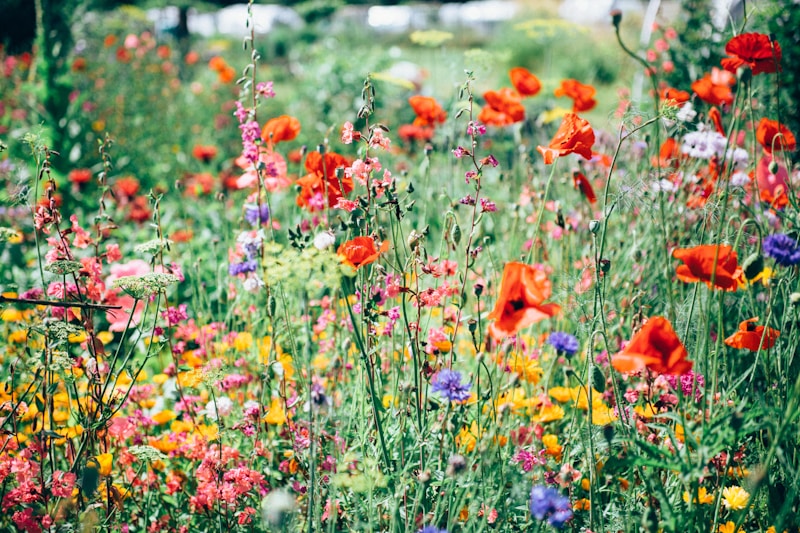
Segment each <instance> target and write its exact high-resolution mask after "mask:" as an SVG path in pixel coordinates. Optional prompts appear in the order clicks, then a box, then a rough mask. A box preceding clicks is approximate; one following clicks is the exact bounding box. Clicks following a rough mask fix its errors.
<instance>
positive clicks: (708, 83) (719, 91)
mask: <svg viewBox="0 0 800 533" xmlns="http://www.w3.org/2000/svg"><path fill="white" fill-rule="evenodd" d="M733 82H734V77H733V75H732V74H731V73H730V72H726V71H724V70H719V69H717V68H713V69H711V73H710V74H706V75H705V76H703V77H702V78H700V79H699V80H697V81H695V82H694V83H692V90H693V91H694V93H695V94H696V95H697V96H698V97H699V98H700V99H701V100H702V101H704V102H706V103H708V104H711V105H726V104H732V103H733V92H732V91H731V85H733Z"/></svg>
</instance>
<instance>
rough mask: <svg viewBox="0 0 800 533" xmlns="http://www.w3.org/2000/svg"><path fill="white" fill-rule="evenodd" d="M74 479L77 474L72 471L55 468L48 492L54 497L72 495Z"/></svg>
mask: <svg viewBox="0 0 800 533" xmlns="http://www.w3.org/2000/svg"><path fill="white" fill-rule="evenodd" d="M76 479H77V476H76V475H75V474H73V473H72V472H62V471H61V470H56V471H55V472H53V484H52V485H51V486H50V492H51V493H52V494H53V496H55V497H56V498H69V497H70V496H72V489H73V488H74V487H75V480H76Z"/></svg>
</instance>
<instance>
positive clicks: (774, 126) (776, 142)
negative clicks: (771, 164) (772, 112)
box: [756, 117, 797, 154]
mask: <svg viewBox="0 0 800 533" xmlns="http://www.w3.org/2000/svg"><path fill="white" fill-rule="evenodd" d="M756 139H757V140H758V142H759V144H761V146H763V147H764V151H765V152H767V153H768V154H771V153H772V149H773V146H774V148H775V150H777V151H780V150H786V151H789V152H794V151H795V150H796V149H797V141H796V140H795V138H794V134H793V133H792V132H791V131H790V130H789V128H787V127H786V126H784V125H783V124H781V123H780V122H778V121H777V120H770V119H768V118H767V117H764V118H762V119H761V122H759V123H758V128H756Z"/></svg>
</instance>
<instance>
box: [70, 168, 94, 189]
mask: <svg viewBox="0 0 800 533" xmlns="http://www.w3.org/2000/svg"><path fill="white" fill-rule="evenodd" d="M67 178H68V179H69V181H70V182H72V183H75V184H78V185H80V184H81V183H87V182H88V181H91V179H92V171H91V170H89V169H88V168H76V169H73V170H70V171H69V175H68V176H67Z"/></svg>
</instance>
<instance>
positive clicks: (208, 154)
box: [192, 144, 217, 163]
mask: <svg viewBox="0 0 800 533" xmlns="http://www.w3.org/2000/svg"><path fill="white" fill-rule="evenodd" d="M192 155H193V156H194V158H195V159H199V160H200V161H202V162H203V163H208V162H209V161H211V160H212V159H214V158H215V157H217V148H216V146H205V145H202V144H197V145H195V146H194V148H192Z"/></svg>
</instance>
